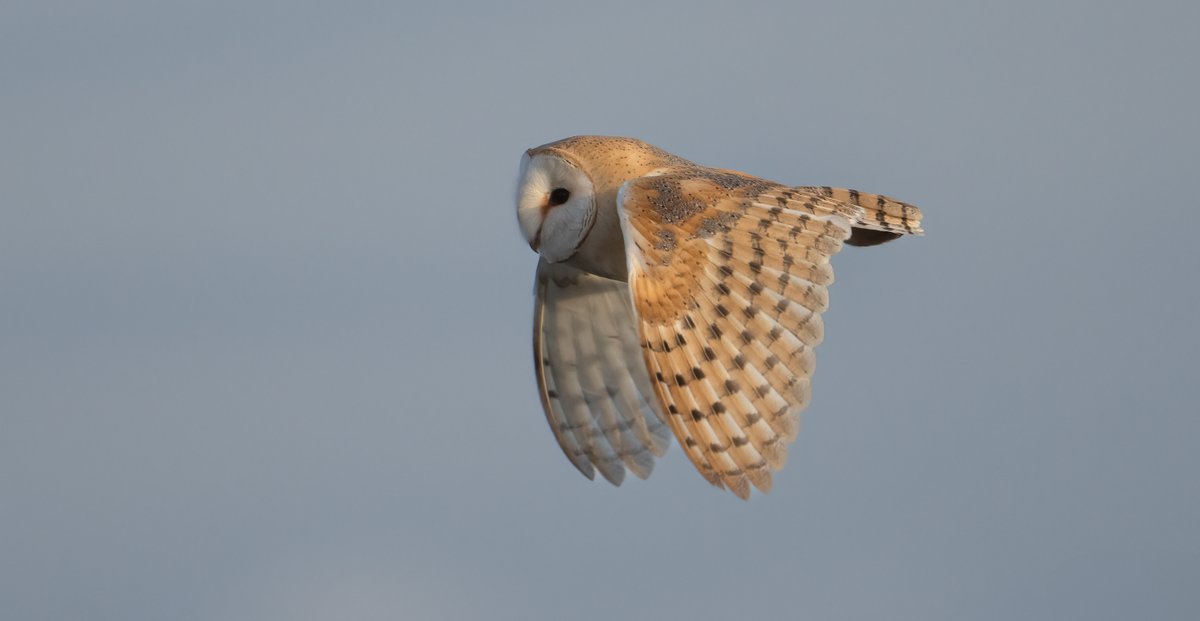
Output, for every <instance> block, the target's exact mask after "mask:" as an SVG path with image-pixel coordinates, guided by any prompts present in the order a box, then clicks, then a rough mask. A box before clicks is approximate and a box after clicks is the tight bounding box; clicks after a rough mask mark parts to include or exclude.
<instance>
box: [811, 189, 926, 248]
mask: <svg viewBox="0 0 1200 621" xmlns="http://www.w3.org/2000/svg"><path fill="white" fill-rule="evenodd" d="M796 190H798V191H801V192H806V193H810V194H815V195H818V196H823V197H827V198H831V199H833V200H836V201H839V202H843V203H849V204H851V205H857V206H859V207H862V208H863V213H862V215H861V216H859V218H858V219H857V220H855V222H854V232H853V234H852V235H851V236H850V238H849V239H847V240H846V243H848V244H851V245H854V246H874V245H877V244H882V243H883V242H887V241H891V240H893V239H896V238H898V237H901V236H903V235H924V234H925V230H924V229H922V228H921V210H920V209H918V208H917V206H916V205H910V204H908V203H905V202H903V201H898V200H896V199H894V198H890V197H887V196H883V195H882V194H871V193H869V192H860V191H859V190H852V189H849V188H831V187H829V186H802V187H798V188H796Z"/></svg>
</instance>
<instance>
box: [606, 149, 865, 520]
mask: <svg viewBox="0 0 1200 621" xmlns="http://www.w3.org/2000/svg"><path fill="white" fill-rule="evenodd" d="M618 205H619V210H620V215H621V226H622V231H623V233H624V237H625V245H626V253H627V255H628V264H629V286H630V292H631V295H632V297H633V302H634V308H635V309H636V311H637V322H638V328H639V331H640V336H641V346H642V348H643V353H644V357H645V363H646V367H647V368H648V369H649V371H650V376H651V380H652V383H653V388H654V390H655V394H656V395H657V397H658V399H659V400H660V401H661V403H662V406H663V410H665V411H666V412H667V420H668V421H669V423H670V425H671V429H672V431H673V432H674V433H675V436H676V438H677V439H678V440H679V443H680V444H681V445H682V446H683V448H684V452H685V453H686V454H687V456H688V458H689V459H690V460H691V461H692V463H693V464H694V465H695V466H696V468H697V469H698V470H699V471H700V473H701V474H702V475H703V476H704V477H705V478H706V479H707V480H708V481H709V482H710V483H712V484H714V485H716V486H718V487H727V488H729V489H730V490H731V491H733V492H734V493H735V494H737V495H738V496H740V497H742V498H746V497H748V496H749V494H750V488H751V486H754V487H757V488H758V489H759V490H761V491H764V492H765V491H768V490H769V489H770V487H771V472H772V471H773V470H777V469H779V468H780V467H782V466H783V463H784V461H785V460H786V459H787V444H788V443H789V442H791V441H792V440H793V439H795V437H796V434H797V432H798V430H799V415H800V411H801V410H803V409H804V407H805V406H806V405H807V404H808V401H809V398H810V394H811V393H810V378H811V376H812V372H813V368H814V363H815V359H814V353H813V350H814V348H815V347H816V345H817V344H818V343H820V341H821V339H822V337H823V333H824V329H823V324H822V322H821V313H822V312H823V311H824V310H825V309H826V307H827V305H828V293H827V287H828V286H829V285H830V284H831V283H832V282H833V271H832V269H831V267H830V265H829V258H830V257H831V256H832V255H833V254H835V253H836V252H838V250H840V249H841V247H842V244H843V242H844V241H845V240H846V239H847V238H848V237H849V236H850V233H851V223H852V222H855V221H857V220H858V219H859V218H861V217H862V216H863V215H864V210H863V209H862V207H860V206H857V205H853V204H849V203H846V202H844V201H839V200H836V199H835V198H833V197H830V196H823V195H820V194H818V193H813V192H805V191H801V190H798V189H795V188H789V187H786V186H782V185H779V184H776V183H773V182H769V181H765V180H762V179H757V178H754V177H749V176H747V175H743V174H740V173H733V172H730V171H719V170H713V169H684V170H678V171H668V172H666V173H664V174H658V175H655V176H648V177H642V178H639V179H635V180H632V181H629V182H627V183H626V184H624V185H623V186H622V188H621V191H620V193H619V196H618Z"/></svg>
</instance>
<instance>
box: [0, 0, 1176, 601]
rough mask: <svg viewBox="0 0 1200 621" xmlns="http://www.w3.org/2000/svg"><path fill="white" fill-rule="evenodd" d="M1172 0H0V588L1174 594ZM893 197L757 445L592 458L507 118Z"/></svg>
mask: <svg viewBox="0 0 1200 621" xmlns="http://www.w3.org/2000/svg"><path fill="white" fill-rule="evenodd" d="M1197 6H1198V5H1197V4H1196V3H1194V2H1182V1H1181V2H1139V3H1132V2H1005V3H997V2H993V3H975V2H914V3H894V2H882V1H879V2H838V3H819V4H818V3H811V4H803V3H782V2H781V3H774V4H772V3H755V2H746V3H728V2H720V3H715V2H675V3H669V4H661V5H660V4H654V5H649V4H647V5H643V4H642V3H599V2H563V1H560V2H545V3H535V4H523V5H520V6H518V7H515V8H512V7H501V6H500V5H498V4H497V5H492V4H490V3H488V4H482V3H480V4H472V3H445V4H444V5H442V6H441V7H439V8H431V7H426V8H417V7H410V6H406V3H395V2H342V3H328V5H327V6H324V7H322V6H314V5H307V4H298V3H292V2H240V1H239V2H232V1H224V2H208V3H173V2H150V1H135V0H118V1H112V2H104V3H98V2H82V1H76V2H10V3H5V4H4V5H3V8H0V78H2V79H0V112H2V115H0V616H2V617H3V618H5V619H50V620H60V619H61V620H67V619H89V620H91V621H104V620H114V621H115V620H122V621H123V620H127V619H178V620H182V621H190V620H196V621H236V620H251V619H253V620H267V621H274V620H280V621H282V620H289V621H291V620H297V619H481V618H487V619H530V618H547V619H614V618H621V619H671V618H684V617H689V618H695V619H718V618H784V619H787V618H809V619H920V620H923V621H925V620H929V619H954V620H960V619H995V620H1006V621H1007V620H1009V619H1056V620H1061V619H1088V620H1094V619H1134V618H1144V619H1195V618H1198V617H1200V590H1198V589H1197V588H1196V586H1197V584H1198V583H1200V527H1197V525H1198V524H1200V493H1198V491H1200V490H1198V488H1197V474H1198V473H1200V446H1198V445H1197V444H1198V442H1197V438H1200V416H1198V411H1200V408H1197V406H1196V400H1195V397H1194V391H1195V387H1196V382H1197V380H1196V373H1197V363H1196V358H1195V352H1196V351H1197V350H1198V349H1200V329H1198V328H1197V324H1196V316H1197V312H1198V306H1200V304H1198V303H1200V293H1198V286H1197V282H1200V280H1198V277H1197V275H1196V274H1197V271H1198V269H1200V259H1198V253H1197V250H1196V246H1195V243H1194V242H1193V239H1192V235H1193V234H1195V232H1196V231H1197V230H1200V204H1198V201H1197V198H1196V196H1197V194H1196V189H1195V186H1194V184H1195V183H1196V177H1197V172H1198V170H1200V146H1198V145H1200V121H1198V120H1197V118H1198V116H1197V113H1196V110H1197V109H1200V85H1198V82H1197V79H1196V59H1198V58H1200V43H1198V42H1197V38H1196V37H1195V32H1194V30H1195V25H1196V24H1197V23H1200V9H1198V8H1197ZM580 133H601V134H619V135H630V136H636V137H639V138H642V139H645V140H647V141H650V142H652V143H655V144H657V145H659V146H662V147H664V148H666V149H668V150H671V151H673V152H676V153H678V154H680V155H683V156H685V157H688V158H690V159H693V160H695V161H699V162H702V163H705V164H710V165H716V166H722V167H731V168H738V169H742V170H746V171H749V172H752V173H755V174H759V175H762V176H765V177H770V178H774V179H778V180H782V181H788V182H792V183H796V184H831V185H845V186H851V187H858V188H861V189H863V190H867V191H877V192H883V193H887V194H890V195H893V196H896V197H898V198H901V199H903V200H907V201H910V202H913V203H916V204H918V205H920V206H921V207H922V208H923V210H924V212H925V214H926V224H927V229H928V235H927V236H926V237H924V238H920V239H913V240H902V241H901V242H897V243H895V244H889V245H887V246H883V247H879V248H868V249H857V248H848V249H847V250H846V251H844V252H843V253H842V254H840V255H839V256H837V257H836V258H835V267H836V269H837V272H838V283H837V284H836V285H835V286H834V287H833V289H832V292H831V294H832V308H831V310H830V312H829V313H828V315H827V317H826V342H825V344H824V345H822V347H821V348H820V350H819V358H818V359H819V363H818V370H817V374H816V377H815V382H814V400H813V403H812V405H811V407H810V408H809V410H808V411H807V412H806V415H805V422H804V430H803V432H802V433H801V435H800V437H799V439H798V440H797V442H796V444H795V445H794V446H793V448H792V450H791V459H790V462H789V463H788V465H787V467H786V469H785V470H784V471H783V472H782V473H781V474H780V475H778V476H777V477H776V484H775V489H774V491H773V492H772V493H771V494H770V495H768V496H765V497H764V496H756V497H755V498H753V499H752V500H751V501H750V502H748V503H745V502H741V501H739V500H737V499H736V498H734V497H733V496H732V495H730V494H728V493H724V492H719V491H717V490H714V489H712V488H710V487H709V486H708V485H706V484H705V483H704V482H703V480H702V479H701V478H700V477H699V475H698V474H696V473H695V472H694V471H693V469H692V467H691V466H690V464H688V463H687V460H686V459H685V458H684V457H683V455H682V453H681V452H680V451H679V450H678V447H675V448H673V449H672V450H671V452H670V453H669V454H668V456H667V458H666V459H665V460H663V461H661V462H660V464H659V465H658V467H657V469H656V470H655V472H654V475H653V476H652V477H651V478H650V480H648V481H639V480H630V481H627V482H626V484H625V485H624V486H623V487H622V488H620V489H615V488H612V487H610V486H608V485H607V484H606V483H603V482H594V483H593V482H588V481H587V480H586V479H584V478H582V477H581V476H580V475H579V474H578V473H577V472H576V471H575V469H574V468H572V467H571V466H570V464H569V463H568V462H567V461H566V459H565V458H564V457H563V456H562V455H561V454H560V453H559V449H558V447H557V445H556V444H555V442H554V440H553V438H552V436H551V434H550V432H549V430H548V429H547V428H546V425H545V422H544V420H543V417H542V414H541V412H540V409H539V405H538V402H537V398H536V394H535V390H534V380H533V373H532V364H531V361H530V359H529V358H530V351H529V350H530V345H529V340H530V336H529V329H530V309H531V304H532V296H531V287H532V271H533V266H534V264H535V257H534V255H533V254H532V253H531V252H530V250H529V248H528V247H527V246H526V245H525V244H524V243H523V242H522V240H521V238H520V235H519V234H518V232H517V227H516V224H515V214H514V207H513V204H512V196H513V188H514V183H515V175H516V168H517V165H518V158H519V156H520V153H521V151H522V150H523V149H525V148H527V147H530V146H534V145H537V144H541V143H544V142H548V141H550V140H554V139H557V138H561V137H564V136H568V135H572V134H580Z"/></svg>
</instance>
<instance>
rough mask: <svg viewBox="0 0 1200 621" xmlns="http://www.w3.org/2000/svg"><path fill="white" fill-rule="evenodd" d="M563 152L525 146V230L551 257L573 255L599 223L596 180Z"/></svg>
mask: <svg viewBox="0 0 1200 621" xmlns="http://www.w3.org/2000/svg"><path fill="white" fill-rule="evenodd" d="M564 155H565V154H559V153H556V152H555V151H553V150H543V151H538V152H537V153H533V154H531V153H530V152H529V151H526V152H525V155H524V156H523V157H522V158H521V172H520V176H519V178H518V180H517V220H518V222H519V223H520V225H521V233H522V234H523V235H524V236H525V241H527V242H529V247H530V248H533V249H534V251H536V252H538V253H539V254H541V255H542V257H544V258H545V259H546V260H547V261H550V262H551V263H557V262H559V261H565V260H567V259H569V258H571V256H572V255H574V254H575V253H576V251H578V250H579V246H580V245H582V244H583V241H584V240H585V239H587V236H588V233H590V232H591V230H592V226H593V225H595V223H596V201H595V196H596V193H595V188H594V187H593V185H592V180H591V178H590V177H589V176H588V175H587V173H586V172H584V171H583V169H582V168H580V167H579V166H578V165H577V164H575V163H574V162H572V161H571V160H569V159H567V157H565V156H564Z"/></svg>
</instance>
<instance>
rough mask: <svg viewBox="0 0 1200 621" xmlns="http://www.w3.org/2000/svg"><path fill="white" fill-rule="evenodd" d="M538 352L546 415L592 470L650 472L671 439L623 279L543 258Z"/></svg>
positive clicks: (566, 448)
mask: <svg viewBox="0 0 1200 621" xmlns="http://www.w3.org/2000/svg"><path fill="white" fill-rule="evenodd" d="M535 293H536V295H537V299H536V302H535V304H534V318H533V355H534V367H535V369H536V371H537V380H538V391H539V393H540V395H541V399H542V408H543V409H544V410H545V412H546V420H547V421H549V423H550V428H551V430H553V431H554V437H555V438H557V439H558V444H559V446H561V447H562V450H563V452H564V453H566V455H567V458H568V459H570V460H571V463H573V464H575V467H576V468H578V469H579V471H580V472H582V473H583V474H584V476H586V477H587V478H589V479H591V478H593V477H595V470H594V469H593V467H594V468H595V469H598V470H599V471H600V474H602V475H603V476H604V478H605V479H608V480H609V481H610V482H611V483H612V484H614V485H620V484H621V481H622V480H624V478H625V468H629V469H630V470H631V471H633V473H634V474H635V475H637V476H639V477H641V478H643V479H644V478H646V477H647V476H649V475H650V471H651V470H652V469H653V468H654V456H655V455H658V456H661V455H662V454H663V453H664V452H665V451H666V450H667V446H668V445H669V444H670V442H671V434H670V432H669V431H668V430H667V427H666V424H665V423H664V422H663V420H662V416H661V415H660V414H658V413H657V412H656V406H655V405H654V404H655V400H654V391H653V388H652V387H651V385H650V378H649V376H648V375H647V374H646V368H645V364H644V362H643V361H642V352H641V348H640V347H639V346H638V337H637V332H636V330H635V326H634V319H633V309H632V307H631V306H630V303H629V288H628V286H627V285H626V283H624V282H619V281H616V280H609V279H607V278H602V277H600V276H595V275H593V274H588V273H587V272H583V271H581V270H578V269H575V268H573V267H569V266H566V265H563V264H559V263H547V262H546V260H545V259H541V260H540V261H539V262H538V267H537V282H536V287H535Z"/></svg>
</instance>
